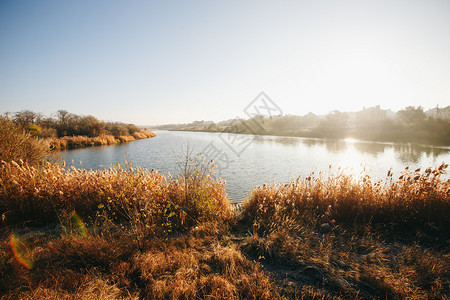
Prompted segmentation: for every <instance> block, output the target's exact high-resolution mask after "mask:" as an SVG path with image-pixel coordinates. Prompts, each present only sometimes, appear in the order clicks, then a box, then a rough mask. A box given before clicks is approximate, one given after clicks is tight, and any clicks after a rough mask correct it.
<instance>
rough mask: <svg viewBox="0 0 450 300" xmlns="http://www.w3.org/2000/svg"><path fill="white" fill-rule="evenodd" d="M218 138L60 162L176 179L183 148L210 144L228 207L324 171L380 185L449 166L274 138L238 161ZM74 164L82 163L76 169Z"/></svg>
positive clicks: (259, 141) (417, 151) (390, 147)
mask: <svg viewBox="0 0 450 300" xmlns="http://www.w3.org/2000/svg"><path fill="white" fill-rule="evenodd" d="M220 137H221V136H220V135H219V134H215V133H202V132H165V131H159V132H158V136H157V137H156V138H152V139H147V140H140V141H137V142H133V143H129V144H123V145H115V146H109V147H102V148H85V149H79V150H74V151H68V152H62V153H61V156H62V157H63V158H64V159H65V161H66V162H67V165H71V162H72V165H75V166H76V167H81V168H86V169H91V168H92V169H102V168H104V167H105V166H110V165H114V164H116V163H123V162H124V161H130V162H132V163H133V166H139V167H143V168H147V169H149V170H151V169H155V170H158V171H160V172H161V173H162V174H168V173H169V172H170V173H171V174H177V172H178V170H177V168H176V157H182V156H183V153H184V151H183V149H186V146H187V145H189V146H190V147H191V148H192V149H194V150H195V152H201V151H202V149H205V148H206V147H208V145H211V143H212V145H214V147H215V148H217V149H218V151H219V153H222V154H223V153H225V154H226V155H227V157H228V158H229V164H227V166H226V167H223V164H221V161H220V160H219V159H218V158H217V157H213V158H214V159H215V161H216V162H217V163H216V164H217V165H218V166H219V167H220V168H221V169H220V177H221V178H222V179H224V180H225V181H226V182H227V193H228V196H229V197H230V198H231V199H232V200H234V201H242V200H243V199H244V198H245V197H246V195H247V194H248V193H250V192H251V190H252V189H253V187H254V186H255V185H260V184H262V183H267V182H271V181H274V182H289V181H290V180H292V179H295V178H297V177H298V176H309V175H310V174H311V172H316V174H318V173H319V172H328V170H329V168H328V166H329V165H332V166H333V168H338V167H342V168H351V169H352V172H355V173H356V174H358V172H359V171H361V170H363V169H365V170H367V172H368V174H369V175H370V176H371V177H373V178H377V179H382V178H384V177H385V176H386V173H387V171H388V170H390V169H391V170H392V172H394V173H395V174H400V173H401V172H402V171H403V170H404V168H405V166H407V165H409V166H410V167H412V168H426V167H430V166H432V167H437V166H439V165H440V164H441V163H442V162H446V163H448V162H449V161H450V148H436V147H419V146H412V145H398V144H389V143H372V142H363V141H355V140H326V139H313V138H298V137H275V136H259V137H255V139H254V141H253V142H252V143H251V144H249V145H248V147H246V148H245V151H242V153H239V155H238V154H236V151H233V150H235V149H234V148H232V147H237V146H236V145H235V144H232V143H230V141H228V140H226V141H224V140H223V139H221V138H220ZM226 142H227V143H228V144H227V143H226ZM127 153H128V154H127ZM80 161H82V162H83V163H82V164H79V162H80ZM216 172H218V171H217V170H216Z"/></svg>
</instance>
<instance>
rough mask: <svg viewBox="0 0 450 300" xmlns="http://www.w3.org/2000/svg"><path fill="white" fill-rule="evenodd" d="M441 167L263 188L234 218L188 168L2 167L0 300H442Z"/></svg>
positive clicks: (446, 287)
mask: <svg viewBox="0 0 450 300" xmlns="http://www.w3.org/2000/svg"><path fill="white" fill-rule="evenodd" d="M188 154H189V153H188ZM445 170H446V165H442V166H440V167H438V168H436V169H434V170H432V169H427V170H425V171H423V172H420V171H419V170H415V171H410V170H406V171H405V174H403V175H402V176H401V178H399V179H398V180H394V179H393V176H392V175H391V174H390V173H389V174H388V176H387V178H386V180H384V181H382V182H372V181H371V179H370V178H369V177H367V176H365V175H364V174H362V175H361V176H351V175H348V174H346V173H345V172H340V173H338V174H335V175H331V176H329V177H324V176H322V175H319V176H318V177H309V178H305V179H304V180H300V179H299V180H296V181H293V182H292V183H290V184H287V185H275V184H273V185H263V186H261V187H257V188H255V189H254V191H253V193H252V194H251V196H250V197H249V199H247V201H246V202H245V203H244V205H243V210H242V212H241V215H239V216H235V215H233V213H232V209H231V207H230V203H229V202H228V199H227V196H226V193H225V188H224V183H223V182H222V181H220V180H216V179H214V178H213V177H212V176H211V174H210V173H209V172H208V170H207V169H206V170H205V169H202V167H201V166H200V167H198V165H196V161H194V164H193V165H189V164H186V165H184V166H182V168H181V171H182V176H180V177H177V178H172V177H170V176H169V177H164V176H162V175H161V174H159V173H158V172H155V171H148V170H143V169H133V168H128V167H127V168H125V169H122V168H121V167H120V166H119V167H117V168H111V169H109V170H105V171H86V170H79V169H76V168H70V169H66V168H65V167H64V166H61V165H56V164H47V165H45V166H41V167H40V168H37V167H33V166H30V165H28V164H26V163H21V164H18V163H15V162H8V163H7V162H3V163H2V164H1V166H0V179H1V181H0V212H2V226H1V227H0V229H1V232H0V234H1V235H2V237H4V238H3V239H2V241H1V243H0V278H2V280H0V296H1V297H2V298H5V299H10V298H12V299H52V298H54V299H79V298H83V299H118V298H127V299H128V298H130V299H141V298H144V299H274V298H275V299H277V298H278V299H298V298H303V299H373V298H383V299H384V298H392V299H403V298H408V297H409V298H412V299H442V298H444V299H445V298H446V297H447V298H448V295H449V294H450V271H449V268H448V266H449V265H450V255H449V246H448V240H449V232H448V228H449V218H448V216H449V215H450V213H449V209H450V203H449V197H448V196H449V193H450V191H449V184H450V183H449V182H448V181H443V180H441V179H440V178H441V176H442V174H444V173H445ZM73 211H76V213H77V215H75V216H76V217H74V214H73ZM83 223H84V224H85V225H86V228H85V227H84V225H83ZM323 223H329V224H330V228H329V229H328V228H326V227H323V226H322V224H323ZM31 226H40V227H38V228H36V227H31ZM230 232H232V233H234V234H235V235H238V236H239V237H243V241H241V242H240V243H238V241H239V239H237V240H236V239H233V238H232V237H231V233H230ZM12 236H14V241H15V244H14V243H13V242H12V238H11V237H12ZM8 237H9V238H8ZM233 240H234V242H233ZM16 244H17V246H14V245H16ZM27 261H28V262H31V263H26V262H27Z"/></svg>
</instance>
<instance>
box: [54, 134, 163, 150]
mask: <svg viewBox="0 0 450 300" xmlns="http://www.w3.org/2000/svg"><path fill="white" fill-rule="evenodd" d="M155 136H156V134H155V133H153V132H152V131H148V130H141V131H138V132H134V133H133V134H132V135H120V136H113V135H103V136H96V137H87V136H80V135H79V136H64V137H62V138H57V139H48V142H49V144H50V148H51V149H52V150H65V149H77V148H86V147H93V146H107V145H115V144H121V143H128V142H132V141H136V140H140V139H147V138H151V137H155Z"/></svg>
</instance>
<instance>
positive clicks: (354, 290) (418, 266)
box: [241, 165, 450, 299]
mask: <svg viewBox="0 0 450 300" xmlns="http://www.w3.org/2000/svg"><path fill="white" fill-rule="evenodd" d="M446 167H447V165H441V166H440V167H438V168H436V169H434V170H432V169H427V170H425V171H424V172H422V173H420V170H415V171H410V170H409V169H407V170H406V171H405V173H404V174H403V175H402V176H400V178H399V179H398V180H392V174H391V173H390V172H389V173H388V177H387V179H386V180H385V181H382V182H376V183H372V182H371V180H370V178H369V177H368V176H365V175H361V176H360V177H355V176H351V175H346V174H344V173H338V174H337V175H332V176H330V177H328V178H326V179H324V178H323V177H320V176H319V177H316V178H314V177H308V178H306V179H304V180H296V181H294V182H292V183H290V184H287V185H263V186H261V187H258V188H256V189H255V190H254V191H253V193H252V195H251V196H250V197H249V199H248V200H247V201H246V203H245V204H244V208H243V209H244V211H243V217H244V219H243V220H242V221H241V223H243V224H246V226H247V227H248V228H249V230H250V231H253V233H254V234H253V236H252V237H251V238H248V239H247V240H246V241H245V242H244V244H243V246H242V247H243V248H242V249H243V251H244V252H245V253H247V254H248V255H249V256H250V257H253V258H254V259H258V260H259V261H260V262H261V263H262V264H263V265H265V266H266V269H267V270H269V271H271V272H272V273H273V274H274V278H275V280H276V281H277V283H278V286H279V287H281V289H282V293H285V294H287V295H291V296H292V295H299V294H301V295H303V292H304V290H303V289H304V288H305V287H308V289H309V290H310V291H313V292H314V293H316V296H318V295H321V294H323V292H324V291H325V292H326V294H327V295H331V296H335V297H339V298H341V297H343V298H358V297H361V298H372V297H375V298H385V297H387V298H398V299H400V298H405V297H411V298H413V299H441V298H442V297H444V298H445V297H446V295H447V296H448V295H449V293H450V271H449V269H448V266H449V265H450V255H449V248H448V240H449V232H448V228H450V223H449V222H450V220H449V216H450V198H449V193H450V189H449V188H450V182H449V181H441V180H440V176H441V175H442V174H443V173H445V169H446ZM324 223H328V225H329V226H330V228H328V225H323V224H324ZM241 226H242V224H241ZM274 265H275V266H274ZM280 270H281V271H280Z"/></svg>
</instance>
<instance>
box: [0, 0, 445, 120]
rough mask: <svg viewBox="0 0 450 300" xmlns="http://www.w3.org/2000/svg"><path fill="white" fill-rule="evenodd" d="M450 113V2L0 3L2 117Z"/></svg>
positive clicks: (198, 117) (176, 117) (210, 117)
mask: <svg viewBox="0 0 450 300" xmlns="http://www.w3.org/2000/svg"><path fill="white" fill-rule="evenodd" d="M261 91H265V92H266V93H267V94H268V95H269V96H270V97H271V98H272V100H274V102H276V103H277V105H278V106H279V107H280V108H281V109H282V110H283V111H284V113H290V114H298V115H303V114H306V113H308V112H309V111H312V112H314V113H318V114H324V113H327V112H329V111H331V110H333V109H339V110H343V111H356V110H359V109H361V108H362V107H363V106H366V107H367V106H373V105H377V104H379V105H381V106H382V107H383V108H391V109H393V110H398V109H401V108H404V107H405V106H407V105H415V106H417V105H421V106H423V107H425V108H426V109H428V108H431V107H434V106H436V104H439V105H440V106H446V105H449V104H450V1H448V0H442V1H433V0H427V1H411V0H404V1H401V0H398V1H391V0H384V1H382V0H378V1H345V0H343V1H283V0H281V1H160V2H151V1H110V0H109V1H8V0H3V1H1V2H0V112H1V113H4V112H7V111H9V112H16V111H19V110H23V109H31V110H34V111H37V112H42V113H45V114H50V113H52V112H55V111H57V110H58V109H66V110H68V111H70V112H73V113H77V114H82V115H88V114H92V115H94V116H96V117H98V118H99V119H102V120H117V121H123V122H133V123H136V124H140V125H145V124H147V125H148V124H164V123H180V122H190V121H193V120H202V119H204V120H214V121H219V120H224V119H229V118H233V117H236V116H244V113H243V112H242V110H243V109H244V108H245V106H246V105H247V104H248V103H249V102H251V101H252V100H253V98H254V97H256V96H257V95H258V94H259V92H261Z"/></svg>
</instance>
